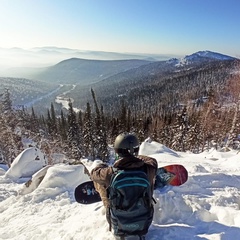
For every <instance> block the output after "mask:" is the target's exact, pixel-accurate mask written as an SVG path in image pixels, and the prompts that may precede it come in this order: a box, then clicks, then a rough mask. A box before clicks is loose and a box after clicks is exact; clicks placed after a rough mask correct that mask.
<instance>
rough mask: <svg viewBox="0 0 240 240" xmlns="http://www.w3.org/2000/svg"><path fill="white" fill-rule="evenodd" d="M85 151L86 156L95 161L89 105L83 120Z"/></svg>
mask: <svg viewBox="0 0 240 240" xmlns="http://www.w3.org/2000/svg"><path fill="white" fill-rule="evenodd" d="M83 122H84V123H83V147H84V148H83V151H84V156H85V157H89V158H92V159H95V145H94V140H93V120H92V112H91V106H90V104H89V102H88V103H87V108H86V111H85V112H84V119H83Z"/></svg>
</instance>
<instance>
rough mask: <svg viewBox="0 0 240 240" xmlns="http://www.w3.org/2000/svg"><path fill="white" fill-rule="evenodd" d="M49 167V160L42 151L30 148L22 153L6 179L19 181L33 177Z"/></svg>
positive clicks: (9, 170)
mask: <svg viewBox="0 0 240 240" xmlns="http://www.w3.org/2000/svg"><path fill="white" fill-rule="evenodd" d="M46 165H47V159H46V157H45V156H44V154H43V153H42V152H41V150H40V149H38V148H36V147H30V148H27V149H25V150H24V151H22V152H21V153H20V154H19V155H18V156H17V157H16V158H15V159H14V160H13V162H12V165H11V167H10V168H9V169H8V170H7V172H6V174H5V177H6V178H11V179H12V180H17V179H19V178H21V177H31V176H32V175H33V174H34V173H35V172H37V171H38V170H40V169H41V168H43V167H44V166H46Z"/></svg>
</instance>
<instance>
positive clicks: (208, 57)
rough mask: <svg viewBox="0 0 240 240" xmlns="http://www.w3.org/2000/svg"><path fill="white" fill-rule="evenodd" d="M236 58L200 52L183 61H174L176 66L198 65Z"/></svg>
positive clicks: (182, 59)
mask: <svg viewBox="0 0 240 240" xmlns="http://www.w3.org/2000/svg"><path fill="white" fill-rule="evenodd" d="M234 59H236V58H234V57H231V56H227V55H224V54H221V53H216V52H211V51H199V52H196V53H193V54H191V55H189V56H188V55H187V56H185V57H184V58H181V59H174V60H175V64H176V66H181V65H191V64H198V63H202V62H209V61H216V60H219V61H225V60H234Z"/></svg>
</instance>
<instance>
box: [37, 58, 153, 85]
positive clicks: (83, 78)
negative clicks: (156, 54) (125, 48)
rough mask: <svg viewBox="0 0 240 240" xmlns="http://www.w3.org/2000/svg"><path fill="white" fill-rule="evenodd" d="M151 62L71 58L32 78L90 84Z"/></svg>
mask: <svg viewBox="0 0 240 240" xmlns="http://www.w3.org/2000/svg"><path fill="white" fill-rule="evenodd" d="M149 63H151V62H150V61H145V60H112V61H110V60H109V61H107V60H86V59H80V58H72V59H68V60H64V61H62V62H60V63H58V64H56V65H54V66H52V67H49V68H46V69H43V70H42V72H41V73H39V74H35V76H33V78H34V79H37V80H41V81H46V82H54V83H63V84H64V83H65V84H66V83H73V84H81V85H86V84H91V83H94V82H98V81H101V80H103V79H105V78H108V77H110V76H113V75H116V74H118V73H121V72H125V71H127V70H129V69H133V68H137V67H140V66H142V65H146V64H149Z"/></svg>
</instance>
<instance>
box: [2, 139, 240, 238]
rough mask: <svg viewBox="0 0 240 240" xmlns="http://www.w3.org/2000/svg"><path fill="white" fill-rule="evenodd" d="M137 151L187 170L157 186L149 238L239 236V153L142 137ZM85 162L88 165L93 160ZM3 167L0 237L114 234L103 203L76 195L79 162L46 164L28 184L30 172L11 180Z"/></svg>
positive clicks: (80, 173) (82, 176)
mask: <svg viewBox="0 0 240 240" xmlns="http://www.w3.org/2000/svg"><path fill="white" fill-rule="evenodd" d="M141 153H143V154H147V155H151V156H153V157H155V158H156V159H157V161H158V164H159V166H163V165H168V164H173V163H180V164H182V165H184V166H185V167H186V168H187V170H188V172H189V179H188V181H187V183H185V184H184V185H182V186H180V187H172V188H166V189H164V190H163V191H161V192H160V191H157V190H156V191H155V193H154V197H155V199H156V200H157V204H156V205H155V214H154V221H153V224H152V226H151V228H150V229H149V233H148V235H147V238H146V239H147V240H157V239H159V240H160V239H164V240H171V239H173V240H183V239H186V240H189V239H212V240H213V239H214V240H218V239H225V240H232V239H234V240H235V239H240V211H239V210H240V191H239V188H240V153H239V154H238V152H237V151H234V150H232V151H229V152H219V151H216V150H210V151H208V152H204V153H202V154H192V153H179V152H178V153H176V152H174V151H172V150H170V149H168V148H166V147H164V146H162V145H161V144H158V143H156V142H152V143H148V142H145V143H143V144H142V145H141ZM85 164H86V165H87V167H88V168H89V169H91V168H92V167H94V165H96V162H94V163H93V164H92V162H88V161H85ZM6 170H7V168H6V167H5V166H3V165H0V239H16V240H30V239H31V240H38V239H41V240H43V239H46V240H48V239H49V240H53V239H54V240H57V239H64V240H70V239H72V240H78V239H79V240H80V239H84V240H91V239H94V240H96V239H97V240H98V239H99V240H101V239H104V240H111V239H114V238H113V236H112V234H111V233H110V232H109V231H108V224H107V223H106V221H105V215H104V208H103V206H102V203H101V202H99V203H96V204H91V205H80V204H78V203H77V202H76V201H75V199H74V196H73V190H74V188H75V187H76V186H77V185H78V184H79V183H81V182H83V181H85V180H87V179H88V177H87V176H86V175H85V174H84V172H83V167H82V166H81V165H80V166H68V165H64V164H58V165H55V166H53V167H50V168H48V169H46V170H45V172H47V174H46V175H45V177H44V179H43V181H42V182H41V183H40V185H39V186H38V187H37V188H36V189H35V187H36V186H37V184H36V186H34V184H33V185H32V188H30V190H29V189H28V190H26V187H25V185H24V184H23V183H24V182H26V181H27V180H28V179H29V178H19V179H18V180H17V181H16V179H14V181H13V179H11V178H9V177H8V178H7V177H6V175H5V171H6ZM43 172H44V171H43ZM40 175H41V174H40ZM38 176H39V174H38ZM35 178H36V175H35ZM33 182H34V176H33ZM34 189H35V190H34ZM31 191H32V192H31Z"/></svg>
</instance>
